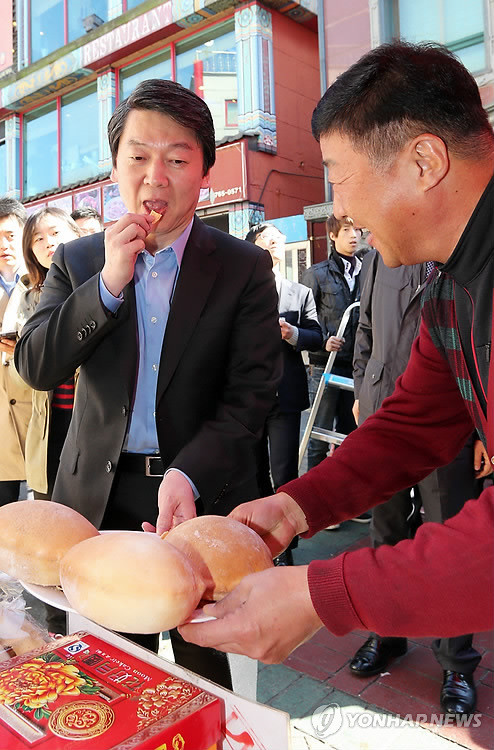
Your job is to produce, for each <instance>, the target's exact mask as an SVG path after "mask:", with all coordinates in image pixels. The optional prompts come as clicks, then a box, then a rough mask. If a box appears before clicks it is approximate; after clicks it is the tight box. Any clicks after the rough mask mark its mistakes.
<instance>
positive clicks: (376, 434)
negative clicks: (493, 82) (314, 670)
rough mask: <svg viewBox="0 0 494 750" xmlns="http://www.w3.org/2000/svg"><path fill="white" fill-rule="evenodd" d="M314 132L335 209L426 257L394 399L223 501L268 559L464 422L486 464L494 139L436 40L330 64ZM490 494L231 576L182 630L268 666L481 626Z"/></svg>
mask: <svg viewBox="0 0 494 750" xmlns="http://www.w3.org/2000/svg"><path fill="white" fill-rule="evenodd" d="M312 130H313V134H314V136H315V138H316V139H317V140H318V141H319V143H320V146H321V152H322V157H323V161H324V163H325V164H326V165H327V167H328V170H329V179H330V181H331V183H332V184H333V196H334V213H335V215H336V216H339V217H341V216H345V215H347V216H352V218H353V219H354V221H355V222H356V224H357V225H359V226H363V227H368V228H369V229H370V231H371V237H370V238H369V242H370V244H372V245H374V246H375V247H376V248H377V249H378V251H379V252H380V253H381V255H382V257H383V260H384V262H385V263H386V265H387V266H390V267H396V266H399V265H403V264H405V265H409V264H415V263H423V262H425V261H428V260H433V261H435V262H436V265H437V270H436V271H435V272H434V275H433V277H432V280H431V281H430V282H429V284H428V286H427V288H426V289H425V292H424V302H423V311H422V323H421V328H420V334H419V336H418V338H417V340H416V342H415V344H414V346H413V350H412V355H411V357H410V361H409V365H408V367H407V369H406V371H405V373H404V374H403V376H402V377H401V378H400V379H399V380H398V382H397V386H396V390H395V392H394V394H393V395H392V396H391V397H390V398H388V399H386V400H385V401H384V403H383V405H382V407H381V408H380V409H379V410H378V411H377V412H376V413H375V414H374V415H373V416H371V417H369V418H368V419H367V420H366V421H365V424H363V425H362V426H361V427H359V428H358V430H356V431H355V432H353V433H352V434H351V435H349V436H348V437H347V438H346V439H345V442H344V443H343V445H342V446H341V447H340V448H339V449H338V450H337V451H336V453H335V455H334V456H333V457H331V458H327V459H325V460H324V461H323V462H322V463H321V464H319V465H318V466H316V467H315V468H313V469H312V470H311V471H309V472H308V473H307V474H305V475H304V476H303V477H301V478H300V479H296V480H294V481H292V482H289V483H288V484H286V485H284V486H283V487H281V488H280V489H279V491H278V494H277V495H275V496H274V497H273V498H263V499H261V500H255V501H253V502H250V503H246V504H244V505H241V506H239V507H238V508H236V510H235V511H234V512H233V514H232V515H234V517H235V518H237V519H239V520H241V521H243V522H244V523H246V524H248V525H249V526H251V527H252V528H254V529H256V530H257V531H258V532H259V533H260V534H261V535H262V536H263V538H264V539H265V541H266V542H267V544H268V545H269V546H270V549H271V551H272V553H273V555H277V554H279V552H280V551H281V550H282V549H284V548H285V547H286V546H287V544H288V543H289V541H290V539H291V538H292V537H293V535H294V534H297V533H298V534H305V535H307V536H310V535H312V534H314V533H315V532H316V531H319V530H320V529H323V528H325V527H326V526H328V525H329V524H335V523H338V522H340V521H343V520H345V519H349V518H353V517H355V516H357V515H359V514H360V513H361V512H362V511H364V510H366V509H369V508H370V507H372V506H373V505H375V504H377V503H378V502H382V501H383V500H387V499H388V498H389V497H391V496H392V495H393V494H394V493H395V492H397V491H398V490H400V489H403V488H405V487H409V486H411V485H413V484H414V483H416V482H417V481H419V480H421V479H422V478H424V477H425V476H426V475H428V474H429V473H430V472H431V471H432V470H433V469H435V468H436V467H437V466H442V465H445V464H447V463H448V462H450V461H451V460H452V459H453V458H454V457H455V456H456V455H457V454H458V452H459V450H460V448H461V447H462V445H463V444H464V442H465V441H466V439H467V437H468V436H469V435H470V434H471V432H472V430H473V429H474V428H475V429H476V430H477V432H478V434H479V437H480V439H481V440H482V442H483V443H484V445H485V447H486V449H487V454H488V456H489V457H490V460H491V463H492V464H493V465H494V366H493V365H492V361H491V357H490V352H491V340H492V322H493V316H492V308H493V286H494V251H493V245H494V178H493V175H494V134H493V132H492V128H491V126H490V124H489V121H488V119H487V115H486V113H485V111H484V109H483V107H482V103H481V100H480V95H479V91H478V88H477V85H476V83H475V80H474V79H473V78H472V76H471V75H470V74H469V73H468V71H467V70H466V69H465V68H464V67H463V65H462V64H461V63H460V62H459V61H458V60H457V59H456V58H455V57H454V56H453V55H452V54H451V53H450V52H448V51H447V50H446V49H444V48H442V47H439V46H437V45H432V44H428V45H411V44H406V43H403V42H395V43H393V44H390V45H383V46H382V47H379V48H377V49H375V50H372V51H371V52H369V53H368V54H367V55H365V56H364V57H363V58H361V60H359V61H358V62H357V63H356V64H355V65H353V66H352V67H351V68H350V69H349V70H347V71H346V72H345V73H343V74H342V75H341V76H340V77H339V78H338V79H337V80H336V81H335V82H334V83H333V84H332V86H331V87H330V88H329V89H328V91H327V92H326V94H325V95H324V96H323V98H322V99H321V101H320V102H319V104H318V105H317V107H316V109H315V111H314V114H313V118H312ZM493 580H494V489H493V488H489V489H487V490H484V492H483V493H482V494H481V495H480V497H479V498H478V499H477V500H470V501H469V502H467V503H466V505H465V506H464V508H463V509H462V510H461V511H460V513H458V515H456V516H455V517H454V518H452V519H450V520H448V521H446V522H445V523H444V524H436V523H426V524H424V525H423V526H422V527H421V528H420V529H419V530H418V532H417V534H416V536H415V539H414V540H405V541H402V542H400V543H399V544H397V545H396V546H394V547H390V546H387V545H383V546H381V547H379V548H378V549H370V548H365V549H360V550H357V551H355V552H348V553H344V554H342V555H340V556H338V557H335V558H332V559H330V560H321V561H313V562H312V563H311V564H310V565H309V566H295V567H294V568H276V569H272V570H267V571H264V572H262V573H256V574H254V575H251V576H247V578H245V579H244V580H243V581H242V582H241V583H240V584H239V586H237V588H236V589H235V590H234V591H233V592H232V593H231V594H230V595H229V596H227V597H226V598H225V599H223V600H222V601H221V602H219V603H218V604H215V605H209V606H208V607H206V610H207V611H208V612H209V614H213V615H214V616H215V617H216V618H217V620H216V621H211V622H208V623H203V624H200V625H199V624H198V625H187V626H184V627H183V628H182V629H181V632H182V634H183V636H184V637H185V638H186V639H189V640H193V641H194V642H196V643H199V644H201V645H207V646H214V647H215V648H219V649H223V650H225V651H231V652H240V653H244V654H247V655H249V656H252V657H253V658H257V659H260V660H261V661H264V662H268V663H273V662H279V661H282V660H283V659H285V658H286V656H287V655H288V654H289V653H290V652H291V651H292V650H293V649H294V648H296V647H297V646H298V645H299V644H300V643H302V642H303V641H305V640H306V639H308V638H310V637H311V636H312V635H313V634H314V633H315V632H316V631H317V630H318V629H319V628H321V627H322V626H325V627H326V628H328V629H329V630H330V631H331V632H333V633H335V634H337V635H344V634H345V633H348V632H349V631H351V630H357V629H359V630H371V631H374V632H375V633H378V634H379V635H381V636H396V637H400V636H401V637H405V636H410V637H420V636H436V637H437V636H439V637H452V636H457V635H461V634H462V633H467V632H479V631H485V630H489V629H491V628H492V627H493V626H494V606H493V597H492V594H493Z"/></svg>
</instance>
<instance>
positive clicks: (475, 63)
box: [385, 0, 486, 73]
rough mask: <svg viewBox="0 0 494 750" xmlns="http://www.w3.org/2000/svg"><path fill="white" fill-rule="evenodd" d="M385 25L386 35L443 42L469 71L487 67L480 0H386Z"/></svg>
mask: <svg viewBox="0 0 494 750" xmlns="http://www.w3.org/2000/svg"><path fill="white" fill-rule="evenodd" d="M385 25H386V26H388V29H389V31H388V37H389V36H390V35H395V36H400V37H401V38H402V39H406V40H408V41H410V42H422V41H434V42H441V44H445V45H446V46H447V47H448V48H449V49H450V50H451V51H452V52H454V53H455V54H456V55H457V56H458V57H459V58H460V60H461V61H462V62H463V64H464V65H465V66H466V67H467V68H468V69H469V70H470V71H471V72H472V73H475V72H479V71H481V70H484V69H485V67H486V48H485V34H484V29H485V23H484V2H483V0H468V2H465V0H413V2H410V0H394V1H393V2H389V0H388V3H387V14H385Z"/></svg>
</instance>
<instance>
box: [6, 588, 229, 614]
mask: <svg viewBox="0 0 494 750" xmlns="http://www.w3.org/2000/svg"><path fill="white" fill-rule="evenodd" d="M20 583H21V584H22V586H24V588H25V589H26V591H28V592H29V593H30V594H32V595H33V596H35V597H36V599H40V600H41V601H42V602H45V604H51V605H52V606H53V607H58V609H63V610H64V612H74V613H75V612H76V610H75V609H73V607H71V606H70V604H69V602H68V601H67V597H66V596H65V594H64V593H63V591H62V589H60V588H58V587H57V586H37V585H36V584H34V583H25V582H24V581H20ZM211 620H216V617H211V616H210V615H205V614H204V611H203V610H202V609H195V610H194V611H193V612H192V614H191V616H190V618H189V619H188V620H187V621H186V622H187V624H189V623H196V622H210V621H211Z"/></svg>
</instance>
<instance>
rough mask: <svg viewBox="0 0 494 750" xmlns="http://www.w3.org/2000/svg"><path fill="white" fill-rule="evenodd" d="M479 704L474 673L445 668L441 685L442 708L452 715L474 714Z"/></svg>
mask: <svg viewBox="0 0 494 750" xmlns="http://www.w3.org/2000/svg"><path fill="white" fill-rule="evenodd" d="M476 704H477V691H476V689H475V683H474V681H473V675H471V674H462V673H461V672H453V670H452V669H445V670H444V678H443V684H442V687H441V708H442V710H443V711H444V713H445V714H449V715H450V716H463V715H468V714H472V713H473V712H474V711H475V706H476Z"/></svg>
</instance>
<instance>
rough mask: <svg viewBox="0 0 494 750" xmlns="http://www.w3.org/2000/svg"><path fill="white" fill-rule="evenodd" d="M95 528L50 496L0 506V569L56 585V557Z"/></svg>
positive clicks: (44, 583) (90, 534)
mask: <svg viewBox="0 0 494 750" xmlns="http://www.w3.org/2000/svg"><path fill="white" fill-rule="evenodd" d="M98 535H99V532H98V530H97V529H96V528H95V527H94V526H93V524H92V523H90V522H89V521H88V520H87V518H84V516H82V515H81V514H80V513H78V512H77V511H76V510H73V509H72V508H69V507H67V506H66V505H61V504H60V503H55V502H53V501H51V500H19V501H17V502H14V503H8V504H7V505H3V506H2V507H1V508H0V570H1V571H3V572H4V573H7V574H8V575H10V576H12V577H13V578H19V579H20V580H21V581H25V582H26V583H35V584H37V585H38V586H59V585H60V560H61V558H62V557H63V556H64V555H65V553H66V552H67V550H69V549H70V548H71V547H73V546H74V544H78V543H79V542H82V541H83V540H84V539H88V538H89V537H93V536H98Z"/></svg>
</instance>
